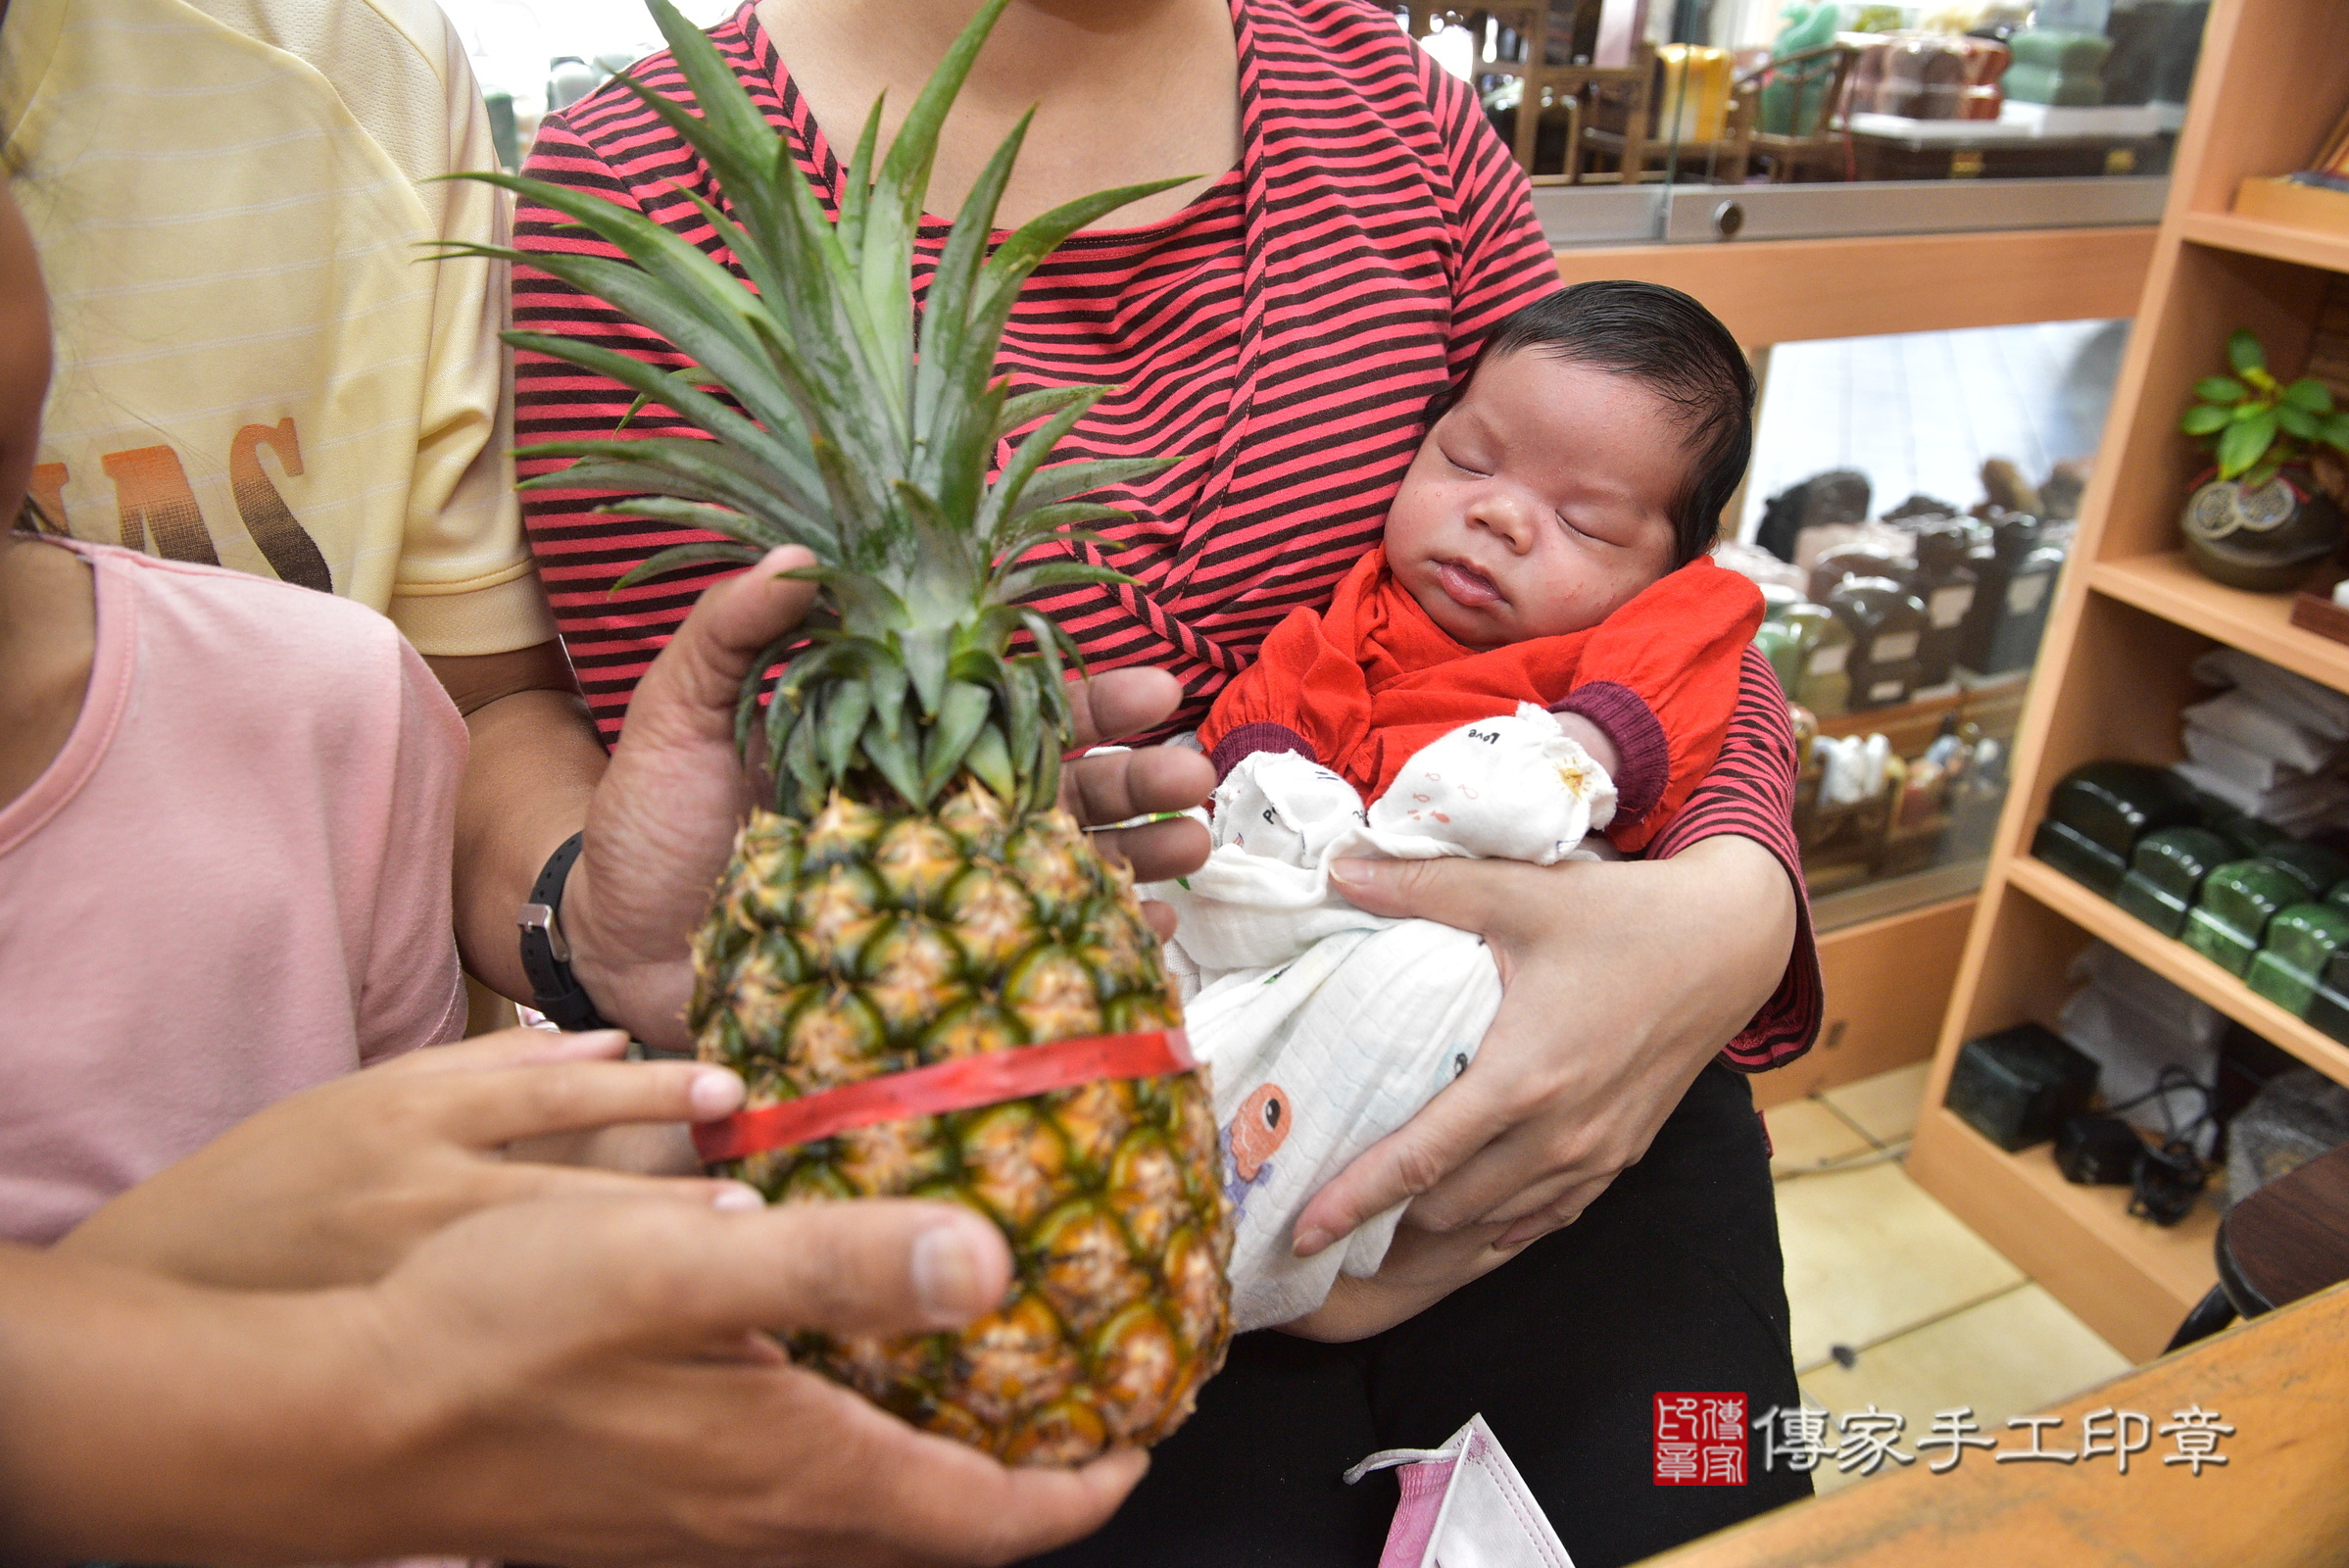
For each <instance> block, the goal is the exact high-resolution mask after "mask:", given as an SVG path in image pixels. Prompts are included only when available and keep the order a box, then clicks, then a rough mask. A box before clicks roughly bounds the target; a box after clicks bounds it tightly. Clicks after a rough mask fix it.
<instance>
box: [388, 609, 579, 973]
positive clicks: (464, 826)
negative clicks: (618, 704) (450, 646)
mask: <svg viewBox="0 0 2349 1568" xmlns="http://www.w3.org/2000/svg"><path fill="white" fill-rule="evenodd" d="M424 662H425V663H427V664H429V665H431V666H432V673H433V674H434V675H435V676H437V677H438V678H439V680H440V683H441V688H442V689H443V690H444V691H446V692H447V693H448V694H449V698H450V700H451V701H452V702H454V703H455V704H456V705H457V711H459V712H460V713H463V714H464V715H465V729H466V731H467V732H468V733H469V735H470V736H471V742H472V744H471V747H470V749H469V752H468V756H467V760H466V763H465V779H464V782H463V784H462V785H461V787H460V789H459V792H458V797H457V837H456V850H457V858H456V919H457V948H458V952H459V953H460V954H461V955H463V956H464V958H465V971H466V973H468V974H470V975H472V976H473V977H474V978H475V979H477V980H479V981H481V982H482V983H483V984H484V985H486V986H488V987H489V988H490V989H492V990H493V991H496V992H498V993H499V994H500V995H502V996H507V997H512V998H513V999H514V1000H515V1001H517V1002H527V1001H529V1000H530V977H529V976H528V975H527V974H525V973H523V972H522V954H521V946H520V944H519V942H518V941H517V939H516V935H515V930H514V913H515V911H516V910H518V909H519V908H521V907H522V904H523V902H524V901H525V900H526V899H527V898H528V897H529V893H530V885H531V884H532V883H533V882H536V881H537V880H538V873H539V868H540V867H542V866H544V865H545V864H546V863H547V857H549V856H551V855H553V854H554V853H555V851H556V848H557V847H558V846H560V845H561V844H562V843H563V840H564V839H567V838H569V837H570V836H571V835H572V834H573V833H576V832H578V831H579V829H580V827H581V826H582V825H584V824H585V823H586V821H587V803H588V801H589V800H590V799H592V798H593V797H594V795H595V790H596V782H597V780H599V779H601V778H602V777H603V776H604V769H605V767H606V765H607V764H608V763H609V761H610V759H609V758H607V757H606V756H605V754H604V743H603V742H602V741H600V740H598V739H597V738H596V730H595V725H594V724H593V723H592V722H591V721H590V720H589V718H588V716H587V705H586V704H585V703H584V702H582V701H581V700H580V697H579V690H578V687H577V686H576V685H575V684H574V683H573V682H572V680H571V666H570V662H569V661H567V660H566V659H564V658H563V645H562V644H561V643H559V642H554V641H549V642H544V643H539V644H537V645H535V646H533V647H529V648H522V649H517V650H515V651H514V652H513V653H510V654H482V655H477V656H472V657H466V658H431V657H427V658H426V659H425V661H424Z"/></svg>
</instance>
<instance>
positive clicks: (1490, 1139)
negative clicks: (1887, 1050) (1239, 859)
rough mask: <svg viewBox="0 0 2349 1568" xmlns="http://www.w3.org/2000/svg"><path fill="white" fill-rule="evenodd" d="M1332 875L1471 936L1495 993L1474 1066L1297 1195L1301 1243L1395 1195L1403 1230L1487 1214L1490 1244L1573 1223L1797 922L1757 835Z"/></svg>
mask: <svg viewBox="0 0 2349 1568" xmlns="http://www.w3.org/2000/svg"><path fill="white" fill-rule="evenodd" d="M1333 874H1334V876H1335V878H1336V879H1337V880H1338V882H1339V885H1340V886H1341V887H1342V888H1343V889H1344V890H1345V893H1346V897H1347V898H1348V899H1349V900H1351V901H1352V902H1353V903H1355V904H1356V905H1359V906H1360V907H1363V908H1365V909H1368V910H1371V911H1372V912H1374V913H1377V914H1392V915H1403V916H1417V917H1419V918H1423V919H1429V920H1440V921H1442V922H1444V924H1445V925H1451V926H1458V927H1460V928H1461V929H1463V930H1468V931H1475V932H1478V933H1479V934H1481V935H1482V936H1483V937H1484V938H1485V939H1486V941H1488V942H1489V943H1491V944H1492V947H1493V958H1494V959H1495V961H1496V962H1497V963H1498V964H1499V966H1500V977H1501V984H1502V987H1503V992H1502V997H1501V1005H1500V1011H1499V1013H1498V1015H1497V1016H1495V1017H1494V1018H1493V1027H1492V1028H1490V1029H1488V1030H1487V1031H1486V1032H1485V1039H1484V1043H1483V1044H1482V1045H1481V1046H1480V1047H1479V1048H1478V1050H1477V1055H1476V1059H1475V1060H1474V1061H1473V1062H1471V1063H1470V1064H1469V1067H1468V1070H1467V1071H1466V1072H1464V1073H1462V1074H1461V1075H1460V1076H1459V1077H1458V1078H1457V1079H1456V1080H1454V1081H1453V1082H1452V1083H1451V1084H1450V1085H1449V1086H1448V1087H1447V1088H1445V1089H1444V1092H1443V1093H1442V1094H1439V1095H1438V1096H1437V1097H1436V1098H1435V1099H1434V1100H1432V1101H1430V1102H1429V1103H1428V1104H1427V1105H1426V1106H1425V1107H1423V1108H1422V1109H1421V1110H1420V1112H1419V1114H1417V1115H1416V1116H1414V1117H1412V1118H1411V1120H1410V1121H1408V1122H1406V1123H1404V1124H1403V1126H1402V1127H1400V1128H1399V1129H1397V1130H1396V1131H1395V1133H1393V1134H1392V1135H1390V1136H1389V1137H1387V1138H1385V1139H1383V1140H1381V1141H1380V1142H1379V1143H1378V1144H1376V1145H1375V1146H1373V1147H1372V1148H1371V1149H1370V1150H1369V1151H1368V1152H1365V1153H1363V1154H1362V1155H1361V1157H1359V1158H1358V1159H1356V1160H1355V1161H1354V1162H1353V1163H1352V1164H1350V1165H1348V1166H1347V1167H1346V1169H1345V1170H1344V1171H1341V1172H1340V1173H1339V1174H1338V1176H1337V1178H1336V1179H1335V1180H1333V1181H1332V1182H1330V1184H1329V1185H1328V1186H1326V1187H1324V1188H1323V1189H1322V1190H1321V1191H1320V1192H1319V1193H1317V1194H1315V1195H1314V1197H1313V1200H1312V1201H1310V1202H1309V1203H1307V1204H1306V1205H1305V1209H1304V1212H1303V1213H1302V1214H1301V1215H1299V1216H1298V1219H1297V1253H1298V1255H1299V1256H1310V1255H1311V1254H1313V1253H1315V1252H1318V1251H1320V1250H1322V1249H1323V1248H1325V1247H1327V1246H1329V1245H1330V1243H1331V1242H1333V1241H1335V1240H1336V1239H1338V1238H1339V1237H1342V1236H1344V1235H1346V1233H1347V1232H1349V1231H1351V1230H1352V1229H1353V1228H1354V1227H1355V1226H1357V1225H1359V1224H1361V1223H1362V1221H1364V1220H1366V1219H1368V1218H1369V1217H1370V1216H1371V1215H1373V1214H1376V1213H1378V1212H1379V1211H1380V1210H1382V1209H1384V1208H1386V1207H1388V1206H1389V1205H1390V1204H1393V1203H1396V1202H1399V1201H1402V1200H1403V1199H1405V1198H1409V1199H1412V1200H1413V1202H1412V1204H1411V1207H1410V1208H1409V1209H1408V1210H1407V1211H1406V1212H1405V1214H1404V1217H1403V1225H1404V1227H1405V1228H1406V1229H1407V1228H1409V1227H1412V1226H1418V1227H1421V1228H1423V1229H1427V1230H1433V1231H1439V1232H1448V1231H1457V1230H1459V1229H1461V1228H1462V1227H1465V1226H1477V1225H1498V1226H1502V1227H1503V1229H1502V1230H1501V1231H1500V1233H1499V1236H1498V1238H1497V1240H1496V1241H1495V1243H1494V1245H1495V1246H1497V1247H1500V1248H1502V1249H1512V1248H1516V1247H1521V1246H1523V1245H1524V1244H1525V1243H1527V1242H1530V1241H1532V1240H1534V1239H1535V1238H1536V1237H1539V1236H1542V1235H1543V1234H1545V1233H1547V1232H1549V1231H1553V1230H1556V1229H1557V1228H1558V1227H1560V1226H1562V1225H1569V1224H1572V1223H1573V1222H1574V1221H1575V1219H1576V1218H1578V1217H1579V1216H1580V1215H1581V1214H1582V1211H1583V1210H1584V1209H1585V1208H1587V1207H1589V1206H1590V1202H1591V1201H1592V1200H1594V1199H1596V1198H1597V1197H1598V1195H1599V1194H1600V1193H1602V1192H1604V1191H1605V1190H1606V1188H1607V1184H1608V1183H1609V1182H1611V1181H1613V1180H1614V1179H1615V1176H1616V1174H1617V1173H1618V1172H1619V1171H1621V1170H1623V1169H1624V1167H1626V1166H1627V1165H1630V1164H1631V1163H1632V1162H1633V1161H1635V1160H1637V1159H1638V1158H1639V1156H1640V1155H1641V1154H1643V1153H1645V1152H1647V1146H1648V1144H1649V1142H1650V1141H1651V1140H1653V1138H1654V1137H1655V1134H1656V1130H1657V1129H1658V1128H1659V1127H1661V1126H1663V1124H1664V1119H1665V1118H1666V1117H1667V1116H1669V1115H1670V1114H1671V1113H1672V1109H1673V1107H1674V1106H1675V1105H1677V1104H1679V1103H1680V1100H1681V1096H1682V1095H1683V1094H1685V1093H1686V1092H1687V1090H1688V1085H1689V1084H1690V1083H1691V1082H1693V1081H1694V1080H1695V1077H1696V1075H1697V1074H1698V1073H1699V1072H1701V1071H1702V1070H1703V1069H1704V1065H1705V1063H1706V1062H1708V1061H1710V1060H1711V1059H1712V1057H1713V1054H1714V1053H1716V1052H1717V1051H1719V1050H1720V1049H1721V1047H1722V1046H1723V1045H1725V1044H1727V1043H1728V1042H1729V1041H1730V1040H1731V1039H1732V1038H1733V1037H1735V1036H1736V1034H1737V1031H1738V1030H1739V1029H1741V1028H1742V1027H1744V1025H1745V1023H1746V1021H1747V1020H1748V1019H1750V1018H1751V1017H1752V1016H1753V1015H1754V1013H1755V1012H1756V1011H1758V1010H1759V1009H1760V1007H1761V1006H1762V1005H1763V1004H1764V1003H1765V1002H1767V1001H1768V1000H1769V998H1770V994H1771V992H1772V991H1773V989H1775V987H1776V986H1777V984H1778V981H1779V977H1780V976H1781V974H1783V973H1784V971H1785V969H1786V955H1787V953H1788V952H1789V951H1790V949H1791V947H1792V945H1793V940H1794V916H1795V908H1794V892H1793V888H1792V887H1791V885H1790V884H1789V883H1788V882H1787V879H1786V871H1785V869H1784V868H1783V867H1781V866H1780V865H1779V863H1778V861H1777V859H1776V858H1773V857H1772V856H1771V854H1770V852H1769V851H1767V850H1765V849H1763V848H1762V847H1761V846H1760V845H1758V844H1756V843H1754V842H1753V841H1752V840H1750V839H1741V838H1734V837H1723V838H1710V839H1705V840H1703V841H1702V842H1700V843H1697V844H1694V845H1692V846H1690V847H1689V848H1688V849H1687V850H1684V851H1682V852H1681V853H1680V854H1679V855H1676V856H1674V857H1672V858H1670V859H1664V860H1625V861H1617V862H1608V863H1597V864H1593V863H1590V862H1587V861H1567V862H1563V863H1560V864H1558V865H1554V866H1547V867H1543V866H1534V865H1525V864H1520V863H1517V862H1513V861H1506V860H1452V859H1446V860H1350V861H1340V862H1339V863H1338V866H1337V867H1336V868H1334V873H1333ZM1398 1236H1399V1233H1398ZM1457 1283H1464V1281H1461V1282H1457Z"/></svg>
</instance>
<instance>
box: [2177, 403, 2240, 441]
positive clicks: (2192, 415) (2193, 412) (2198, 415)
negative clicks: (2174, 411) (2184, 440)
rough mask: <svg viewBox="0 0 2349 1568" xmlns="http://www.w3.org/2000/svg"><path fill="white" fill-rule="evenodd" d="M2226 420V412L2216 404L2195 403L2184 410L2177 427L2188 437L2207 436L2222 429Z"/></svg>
mask: <svg viewBox="0 0 2349 1568" xmlns="http://www.w3.org/2000/svg"><path fill="white" fill-rule="evenodd" d="M2227 419H2228V415H2227V411H2226V410H2225V409H2223V408H2220V407H2219V406H2218V405H2217V404H2215V403H2197V404H2195V405H2194V406H2193V407H2192V408H2190V409H2188V410H2186V415H2185V417H2184V418H2182V419H2180V420H2178V428H2179V429H2181V430H2183V431H2184V432H2185V433H2186V434H2188V435H2209V434H2211V433H2212V432H2213V431H2216V430H2221V429H2224V428H2225V427H2226V425H2227Z"/></svg>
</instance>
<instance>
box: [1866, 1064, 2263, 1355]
mask: <svg viewBox="0 0 2349 1568" xmlns="http://www.w3.org/2000/svg"><path fill="white" fill-rule="evenodd" d="M1909 1165H1910V1169H1911V1171H1912V1173H1913V1174H1915V1175H1916V1177H1917V1179H1918V1180H1919V1181H1921V1182H1923V1183H1924V1184H1925V1185H1926V1186H1927V1188H1928V1189H1929V1190H1930V1191H1932V1192H1933V1196H1934V1197H1935V1198H1937V1199H1939V1200H1940V1201H1941V1202H1942V1203H1943V1204H1944V1205H1945V1206H1947V1207H1948V1208H1949V1209H1951V1210H1952V1211H1953V1212H1954V1213H1956V1215H1957V1216H1958V1218H1960V1219H1962V1220H1964V1221H1965V1222H1966V1223H1967V1224H1968V1225H1969V1226H1971V1227H1972V1228H1973V1229H1974V1230H1975V1231H1977V1232H1979V1233H1980V1234H1981V1235H1982V1238H1983V1239H1984V1240H1986V1241H1988V1242H1989V1244H1990V1245H1991V1246H1993V1247H1995V1248H1997V1249H1998V1250H2000V1251H2001V1252H2003V1253H2005V1254H2006V1255H2007V1256H2008V1257H2009V1258H2012V1259H2013V1260H2014V1261H2015V1262H2016V1263H2017V1264H2018V1265H2019V1266H2021V1267H2022V1268H2023V1270H2024V1271H2025V1272H2026V1273H2028V1274H2030V1275H2031V1278H2032V1279H2033V1280H2035V1281H2037V1282H2038V1283H2039V1284H2040V1285H2042V1286H2044V1287H2045V1288H2046V1289H2047V1290H2049V1291H2051V1292H2053V1293H2054V1294H2055V1295H2056V1297H2057V1298H2058V1299H2061V1300H2062V1301H2063V1302H2064V1304H2065V1305H2066V1306H2068V1307H2070V1308H2071V1309H2072V1310H2073V1311H2074V1312H2075V1313H2077V1314H2079V1316H2080V1318H2081V1319H2082V1320H2084V1321H2085V1322H2086V1323H2087V1325H2088V1326H2089V1327H2090V1328H2092V1329H2094V1330H2095V1331H2096V1332H2097V1333H2098V1334H2101V1335H2102V1336H2104V1338H2105V1339H2106V1340H2108V1341H2110V1342H2111V1343H2112V1344H2113V1345H2114V1346H2115V1347H2116V1348H2119V1349H2120V1350H2121V1352H2122V1353H2123V1354H2125V1355H2128V1356H2129V1357H2131V1358H2132V1359H2135V1360H2139V1361H2147V1360H2151V1359H2152V1358H2153V1357H2154V1356H2156V1355H2159V1354H2160V1353H2161V1351H2162V1348H2163V1347H2164V1346H2165V1345H2167V1344H2169V1342H2170V1336H2171V1335H2172V1334H2174V1333H2176V1332H2177V1330H2178V1324H2179V1323H2181V1322H2183V1321H2184V1319H2185V1315H2186V1313H2187V1312H2188V1311H2190V1310H2192V1308H2193V1305H2194V1303H2195V1302H2196V1301H2199V1300H2201V1299H2202V1298H2203V1296H2204V1295H2205V1294H2206V1293H2207V1292H2208V1291H2209V1290H2210V1288H2211V1286H2213V1285H2214V1284H2216V1283H2217V1282H2218V1277H2219V1271H2218V1264H2217V1262H2216V1261H2215V1260H2214V1256H2213V1250H2212V1249H2213V1245H2214V1243H2215V1241H2216V1238H2217V1236H2218V1231H2219V1212H2218V1209H2217V1207H2216V1206H2215V1205H2214V1204H2213V1203H2212V1202H2211V1201H2210V1200H2209V1199H2208V1198H2205V1199H2204V1200H2203V1201H2201V1202H2199V1203H2197V1204H2195V1206H2194V1210H2193V1212H2192V1213H2190V1214H2188V1215H2187V1216H2186V1217H2185V1218H2184V1219H2183V1220H2181V1221H2179V1222H2178V1224H2176V1225H2173V1226H2169V1227H2167V1228H2165V1227H2163V1226H2160V1225H2156V1224H2154V1223H2153V1222H2152V1221H2151V1220H2148V1219H2138V1218H2137V1217H2135V1216H2134V1215H2132V1214H2130V1213H2129V1189H2128V1188H2126V1187H2080V1186H2077V1185H2075V1184H2074V1183H2072V1182H2068V1181H2066V1180H2064V1173H2063V1172H2062V1171H2060V1170H2058V1169H2057V1168H2056V1164H2055V1151H2054V1146H2053V1145H2050V1144H2040V1145H2038V1146H2037V1147H2035V1148H2031V1149H2026V1150H2023V1151H2021V1152H2018V1153H2012V1154H2010V1153H2008V1152H2006V1151H2005V1150H2003V1149H2000V1148H1999V1147H1998V1146H1997V1145H1996V1144H1993V1143H1991V1142H1990V1141H1989V1140H1988V1139H1986V1138H1984V1137H1982V1134H1980V1133H1978V1132H1976V1131H1975V1130H1974V1129H1973V1128H1972V1127H1970V1126H1968V1125H1967V1124H1966V1123H1965V1122H1964V1121H1962V1120H1961V1119H1959V1117H1958V1116H1957V1115H1956V1114H1955V1113H1953V1112H1951V1111H1950V1110H1948V1109H1947V1108H1945V1107H1943V1106H1941V1105H1938V1104H1934V1105H1928V1106H1926V1107H1925V1110H1924V1114H1923V1115H1922V1116H1921V1117H1920V1118H1919V1123H1918V1129H1917V1139H1916V1143H1915V1144H1914V1146H1913V1147H1912V1150H1911V1152H1910V1155H1909Z"/></svg>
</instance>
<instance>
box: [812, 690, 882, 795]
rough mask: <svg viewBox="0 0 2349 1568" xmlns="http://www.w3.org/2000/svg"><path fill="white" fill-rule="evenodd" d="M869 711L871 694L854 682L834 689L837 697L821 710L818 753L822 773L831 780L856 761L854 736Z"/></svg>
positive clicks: (857, 734)
mask: <svg viewBox="0 0 2349 1568" xmlns="http://www.w3.org/2000/svg"><path fill="white" fill-rule="evenodd" d="M872 711H873V699H872V693H871V692H870V691H869V690H867V689H866V688H865V687H863V686H861V685H858V684H856V683H854V682H852V683H850V684H848V685H844V686H841V687H839V688H837V695H835V696H834V697H833V699H832V701H831V703H830V704H829V705H828V706H827V707H826V708H825V709H824V725H823V733H822V734H821V735H820V736H819V737H818V741H819V747H818V750H819V752H820V754H821V756H822V758H823V762H824V770H825V771H826V772H828V773H830V774H831V775H832V776H833V777H834V778H838V777H839V776H840V775H841V774H843V773H845V772H847V771H848V770H849V763H850V762H851V761H853V760H856V740H857V737H858V736H860V735H861V734H862V733H863V731H864V720H865V718H866V717H867V715H869V714H870V713H871V712H872Z"/></svg>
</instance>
